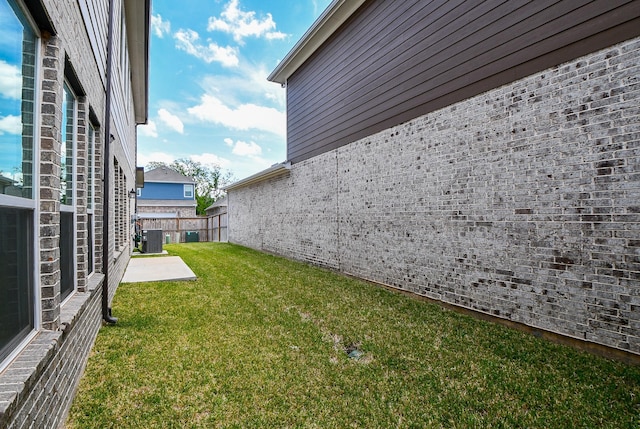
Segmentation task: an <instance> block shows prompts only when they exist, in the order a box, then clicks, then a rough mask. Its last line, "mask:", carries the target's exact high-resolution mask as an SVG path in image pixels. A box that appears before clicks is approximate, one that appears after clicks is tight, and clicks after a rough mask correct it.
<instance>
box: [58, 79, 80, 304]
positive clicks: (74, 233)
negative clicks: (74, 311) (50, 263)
mask: <svg viewBox="0 0 640 429" xmlns="http://www.w3.org/2000/svg"><path fill="white" fill-rule="evenodd" d="M62 91H63V95H64V96H63V100H66V94H67V92H68V93H69V94H71V96H72V97H73V117H72V118H71V123H72V126H73V127H72V132H71V154H72V156H71V204H63V203H62V189H61V195H60V200H61V202H60V230H61V231H62V214H63V213H70V214H71V216H72V225H71V243H72V244H71V264H70V266H71V267H72V269H71V279H70V280H71V283H72V284H71V289H64V294H63V289H62V275H61V276H60V277H61V279H60V281H61V283H60V301H61V303H60V305H63V304H64V303H65V302H66V301H67V300H68V299H69V298H71V296H73V294H74V293H75V292H76V290H77V289H78V270H77V266H76V264H75V261H77V257H78V246H77V244H78V243H77V237H78V227H77V223H78V210H77V207H78V198H77V186H78V183H77V182H78V181H77V175H78V173H77V166H78V96H77V95H76V93H75V91H74V90H73V87H72V86H71V84H70V83H69V82H68V81H67V79H65V80H64V85H63V89H62ZM65 105H66V101H63V108H62V110H63V111H64V110H65V108H64V107H65ZM64 118H66V119H67V121H69V117H68V116H67V115H63V117H62V119H64ZM61 130H63V134H66V132H67V131H66V130H67V124H66V123H63V124H62V126H61ZM66 144H68V142H67V141H66V136H65V148H67V146H66ZM67 149H68V148H67ZM61 152H62V150H61ZM62 156H63V154H62V153H61V154H60V160H61V162H62ZM61 165H62V164H61ZM65 165H66V163H65ZM60 237H61V240H60V271H61V272H62V270H63V266H62V249H63V247H62V233H61V234H60Z"/></svg>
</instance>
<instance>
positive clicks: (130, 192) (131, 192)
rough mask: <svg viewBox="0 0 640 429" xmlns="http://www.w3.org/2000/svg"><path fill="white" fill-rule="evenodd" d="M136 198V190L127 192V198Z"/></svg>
mask: <svg viewBox="0 0 640 429" xmlns="http://www.w3.org/2000/svg"><path fill="white" fill-rule="evenodd" d="M135 197H136V190H135V189H131V190H130V191H129V198H131V199H134V198H135Z"/></svg>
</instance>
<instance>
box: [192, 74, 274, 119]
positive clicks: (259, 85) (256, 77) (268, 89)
mask: <svg viewBox="0 0 640 429" xmlns="http://www.w3.org/2000/svg"><path fill="white" fill-rule="evenodd" d="M237 71H238V73H237V74H234V75H228V74H227V75H222V74H219V75H209V76H206V77H205V78H204V79H203V80H202V87H203V88H204V90H205V91H206V92H207V93H210V94H215V95H216V96H217V97H219V98H221V99H223V100H227V101H228V102H230V101H231V100H236V99H241V100H252V101H253V102H254V103H255V102H259V101H258V100H263V101H267V102H268V104H269V105H274V106H275V107H277V108H279V109H280V110H283V111H284V110H285V107H286V91H285V90H284V89H282V88H281V87H280V85H277V84H274V83H273V82H269V81H268V80H267V76H268V75H269V70H268V69H267V68H266V67H265V66H264V65H253V64H251V65H246V66H245V65H243V67H240V68H238V69H237Z"/></svg>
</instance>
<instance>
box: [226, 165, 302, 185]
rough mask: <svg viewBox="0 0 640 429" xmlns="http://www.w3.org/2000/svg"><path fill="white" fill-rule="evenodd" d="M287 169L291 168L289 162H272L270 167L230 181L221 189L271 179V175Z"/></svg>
mask: <svg viewBox="0 0 640 429" xmlns="http://www.w3.org/2000/svg"><path fill="white" fill-rule="evenodd" d="M289 170H291V163H290V162H282V163H280V164H273V165H272V166H271V167H269V168H267V169H266V170H262V171H261V172H259V173H256V174H254V175H253V176H249V177H246V178H244V179H242V180H238V181H237V182H235V183H232V184H230V185H229V186H227V187H225V188H222V189H223V190H224V191H229V190H231V189H238V188H242V187H243V186H248V185H251V184H254V183H257V182H262V181H263V180H267V179H271V178H272V177H276V176H280V175H282V174H284V173H286V172H288V171H289Z"/></svg>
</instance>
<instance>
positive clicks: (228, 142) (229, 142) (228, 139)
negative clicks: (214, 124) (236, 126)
mask: <svg viewBox="0 0 640 429" xmlns="http://www.w3.org/2000/svg"><path fill="white" fill-rule="evenodd" d="M224 142H225V144H226V145H227V146H229V147H233V139H230V138H229V137H227V138H226V139H224Z"/></svg>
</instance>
